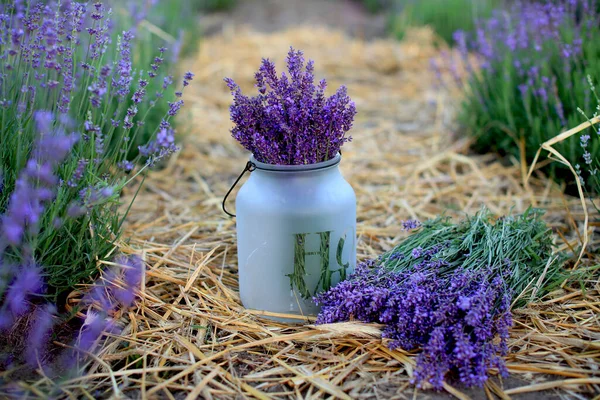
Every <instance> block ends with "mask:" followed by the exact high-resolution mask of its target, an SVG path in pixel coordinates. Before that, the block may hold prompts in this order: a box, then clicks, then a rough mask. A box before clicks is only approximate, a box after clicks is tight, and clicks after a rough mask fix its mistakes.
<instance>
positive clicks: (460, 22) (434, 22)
mask: <svg viewBox="0 0 600 400" xmlns="http://www.w3.org/2000/svg"><path fill="white" fill-rule="evenodd" d="M497 2H498V0H412V1H408V2H406V4H404V3H405V2H403V5H402V6H400V5H399V6H398V7H396V8H397V9H399V13H397V14H395V15H393V16H392V17H391V18H390V21H389V29H390V32H391V33H392V35H393V36H394V37H396V38H397V39H402V38H403V37H404V35H405V33H406V30H407V28H409V27H414V26H425V25H427V26H429V27H431V28H432V29H433V30H434V32H435V33H436V34H437V35H438V36H439V37H441V38H442V39H443V40H444V41H445V42H446V43H448V44H453V43H454V40H453V37H452V36H453V34H454V32H456V31H457V30H463V31H466V32H472V31H474V30H475V22H476V20H477V19H479V18H485V17H488V16H489V15H490V14H491V12H492V9H493V7H494V4H495V3H497Z"/></svg>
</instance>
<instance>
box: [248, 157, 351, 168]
mask: <svg viewBox="0 0 600 400" xmlns="http://www.w3.org/2000/svg"><path fill="white" fill-rule="evenodd" d="M341 159H342V155H341V154H340V153H337V154H336V155H335V157H333V158H331V159H329V160H327V161H321V162H318V163H314V164H298V165H278V164H267V163H263V162H260V161H258V160H256V158H254V154H252V155H250V162H251V163H252V164H253V165H254V166H255V167H256V169H260V170H265V171H272V172H300V171H315V170H319V169H325V168H330V167H333V166H336V165H338V164H339V163H340V161H341Z"/></svg>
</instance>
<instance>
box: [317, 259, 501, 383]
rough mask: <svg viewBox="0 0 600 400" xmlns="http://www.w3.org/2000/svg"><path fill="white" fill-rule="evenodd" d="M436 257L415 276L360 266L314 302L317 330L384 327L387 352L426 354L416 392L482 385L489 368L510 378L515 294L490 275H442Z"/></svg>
mask: <svg viewBox="0 0 600 400" xmlns="http://www.w3.org/2000/svg"><path fill="white" fill-rule="evenodd" d="M436 256H437V254H431V255H428V256H427V257H425V259H423V260H422V261H420V262H419V263H418V264H416V265H415V267H414V270H413V271H411V272H400V273H395V272H389V271H387V270H386V269H385V267H383V266H381V267H375V268H373V267H374V262H373V261H371V262H366V263H362V264H359V265H358V266H357V270H356V273H355V274H354V275H353V276H352V278H351V279H350V280H347V281H344V282H342V283H340V284H338V285H337V286H336V287H334V288H333V289H331V290H330V291H329V292H326V293H323V294H321V295H320V296H319V297H317V299H316V301H317V302H318V303H320V304H322V305H323V309H322V311H321V313H320V314H319V317H318V319H317V323H331V322H338V321H346V320H349V319H357V320H360V321H364V322H379V323H384V324H386V327H385V328H384V330H383V336H384V337H386V338H389V339H391V342H390V343H389V347H390V348H392V349H394V348H397V347H401V348H403V349H405V350H414V349H422V352H421V353H420V354H419V356H418V357H417V368H416V370H415V374H414V383H416V384H417V385H418V386H419V387H421V385H422V383H424V382H429V383H430V384H431V385H433V387H434V388H435V389H441V388H442V385H443V383H444V381H445V380H446V379H451V378H452V377H456V378H459V379H460V381H461V382H462V383H464V384H465V385H468V386H473V385H479V386H481V385H483V383H484V382H485V381H486V380H487V376H488V371H489V369H490V368H498V369H499V371H500V372H501V373H502V374H505V373H506V368H505V366H504V363H503V359H502V357H501V356H503V355H506V353H507V351H508V347H507V345H506V340H507V338H508V328H509V326H510V325H511V314H510V311H509V307H510V294H509V293H508V291H507V290H506V287H505V282H504V281H503V280H502V278H501V277H496V278H494V279H493V280H492V281H491V282H490V281H489V280H488V279H487V277H488V276H489V274H490V271H486V270H481V271H476V272H474V271H467V270H464V269H457V270H456V271H455V272H454V273H452V274H450V275H444V274H441V273H440V264H441V262H440V260H438V259H437V258H436ZM496 335H499V336H500V342H499V343H496V342H495V341H494V339H495V337H496Z"/></svg>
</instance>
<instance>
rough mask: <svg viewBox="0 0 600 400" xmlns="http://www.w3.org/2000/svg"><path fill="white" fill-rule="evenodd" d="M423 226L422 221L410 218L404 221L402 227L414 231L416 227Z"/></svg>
mask: <svg viewBox="0 0 600 400" xmlns="http://www.w3.org/2000/svg"><path fill="white" fill-rule="evenodd" d="M420 226H421V222H419V221H418V220H416V219H409V220H406V221H402V229H403V230H405V231H412V230H414V229H418V228H419V227H420Z"/></svg>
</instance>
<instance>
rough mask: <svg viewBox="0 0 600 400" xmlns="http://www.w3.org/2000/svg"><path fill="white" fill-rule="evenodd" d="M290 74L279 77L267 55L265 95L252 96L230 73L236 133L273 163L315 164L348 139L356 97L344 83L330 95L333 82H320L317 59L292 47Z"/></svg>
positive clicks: (261, 87) (262, 72) (261, 77)
mask: <svg viewBox="0 0 600 400" xmlns="http://www.w3.org/2000/svg"><path fill="white" fill-rule="evenodd" d="M287 67H288V72H289V75H287V74H286V73H285V72H284V73H282V74H281V76H279V77H278V76H277V73H276V71H275V64H274V63H273V62H271V61H270V60H268V59H263V60H262V64H261V66H260V68H259V70H258V72H257V73H256V76H255V78H256V87H257V88H258V92H259V94H258V95H257V96H255V97H246V96H244V95H243V94H242V91H241V89H240V87H239V86H238V85H237V84H236V83H235V82H234V81H233V80H232V79H230V78H226V79H225V81H226V82H227V86H228V87H229V89H230V90H231V93H232V94H233V104H232V105H231V108H230V109H231V120H232V121H233V122H234V123H235V127H234V128H233V129H232V131H231V133H232V135H233V137H234V138H235V139H236V140H237V141H238V142H240V143H241V145H242V146H244V147H245V148H246V149H247V150H249V151H251V152H252V153H253V154H254V157H255V158H256V159H257V160H258V161H260V162H264V163H268V164H280V165H281V164H290V165H293V164H313V163H318V162H321V161H326V160H329V159H331V158H333V157H334V156H335V155H336V154H337V153H338V152H339V151H340V148H341V147H342V145H343V144H344V143H345V142H348V141H350V140H351V138H350V137H349V136H346V133H347V132H348V131H349V130H350V128H351V127H352V121H353V120H354V116H355V115H356V107H355V105H354V102H352V101H351V100H350V98H349V97H348V94H347V91H346V87H344V86H341V87H340V88H339V89H338V90H337V92H336V93H335V94H334V95H332V96H331V97H325V88H326V87H327V83H326V82H325V80H322V81H321V82H320V83H319V84H318V85H317V86H315V84H314V63H313V61H308V63H306V66H305V64H304V58H303V53H302V52H301V51H294V49H293V48H290V51H289V53H288V57H287Z"/></svg>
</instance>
